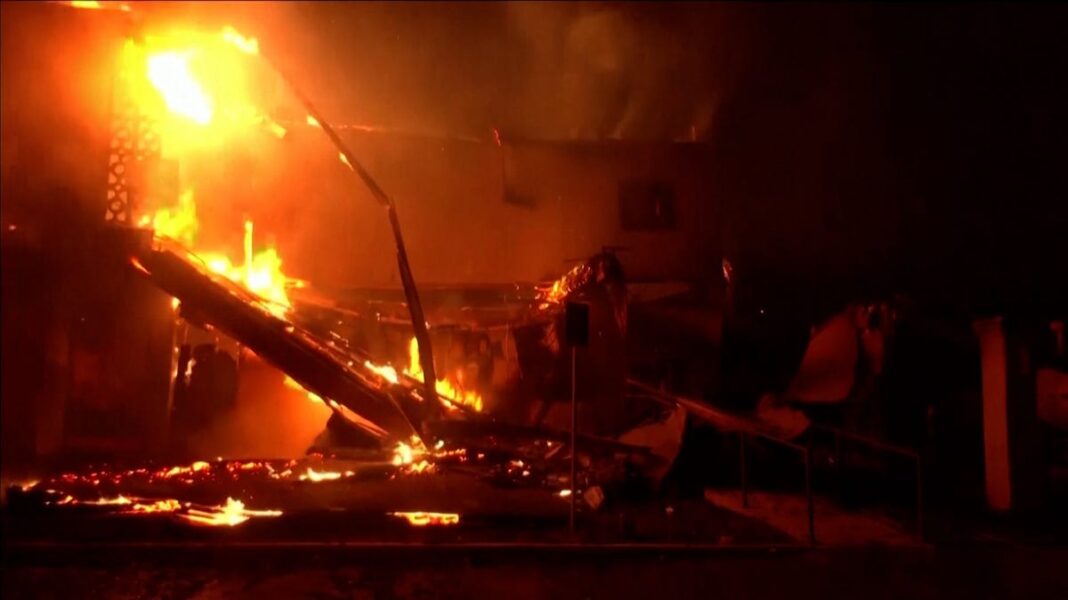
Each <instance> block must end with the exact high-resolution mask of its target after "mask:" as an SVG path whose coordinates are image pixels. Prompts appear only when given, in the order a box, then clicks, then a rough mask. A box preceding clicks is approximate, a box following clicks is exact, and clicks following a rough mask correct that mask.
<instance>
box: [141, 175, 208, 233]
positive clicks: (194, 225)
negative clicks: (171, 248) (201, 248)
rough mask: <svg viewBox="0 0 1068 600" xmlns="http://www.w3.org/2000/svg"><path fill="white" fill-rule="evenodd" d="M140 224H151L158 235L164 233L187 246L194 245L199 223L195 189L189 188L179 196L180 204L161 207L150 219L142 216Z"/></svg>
mask: <svg viewBox="0 0 1068 600" xmlns="http://www.w3.org/2000/svg"><path fill="white" fill-rule="evenodd" d="M140 224H141V225H142V226H147V225H149V224H151V226H152V229H153V230H154V231H155V232H156V234H157V235H163V236H166V237H169V238H171V239H174V240H178V241H179V242H182V243H183V244H185V245H186V246H190V247H191V246H192V245H193V242H194V240H195V239H196V235H197V229H198V228H199V223H198V221H197V206H196V202H195V201H194V199H193V190H192V189H187V190H185V191H184V192H182V194H181V196H179V197H178V205H177V206H175V207H172V208H161V209H159V210H157V211H156V214H155V215H153V216H152V218H151V219H149V217H148V215H145V216H143V217H142V218H141V222H140Z"/></svg>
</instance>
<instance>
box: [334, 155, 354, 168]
mask: <svg viewBox="0 0 1068 600" xmlns="http://www.w3.org/2000/svg"><path fill="white" fill-rule="evenodd" d="M337 157H338V159H340V160H341V162H342V163H344V165H345V166H346V167H348V168H350V169H351V168H352V163H350V162H349V159H348V157H347V156H345V154H344V153H342V152H338V153H337Z"/></svg>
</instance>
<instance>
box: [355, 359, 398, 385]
mask: <svg viewBox="0 0 1068 600" xmlns="http://www.w3.org/2000/svg"><path fill="white" fill-rule="evenodd" d="M363 366H365V367H367V368H368V369H371V370H372V371H374V372H375V373H377V374H379V375H381V376H382V378H383V379H385V380H386V381H388V382H390V383H392V384H394V385H396V384H397V383H398V382H399V381H400V380H399V379H398V378H397V370H396V369H394V368H393V367H391V366H389V365H376V364H374V363H373V362H371V361H369V360H368V361H364V363H363Z"/></svg>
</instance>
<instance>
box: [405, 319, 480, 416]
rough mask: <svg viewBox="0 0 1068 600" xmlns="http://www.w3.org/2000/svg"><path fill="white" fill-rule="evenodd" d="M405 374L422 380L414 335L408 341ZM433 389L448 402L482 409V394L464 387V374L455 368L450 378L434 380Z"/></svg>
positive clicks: (421, 369) (417, 343)
mask: <svg viewBox="0 0 1068 600" xmlns="http://www.w3.org/2000/svg"><path fill="white" fill-rule="evenodd" d="M404 373H405V375H408V376H409V377H411V378H413V379H417V380H419V381H423V366H422V364H420V362H419V341H418V340H417V339H415V338H414V337H413V338H412V339H411V340H410V341H409V342H408V368H406V369H405V370H404ZM434 391H436V392H437V393H438V395H439V396H441V397H442V398H444V399H445V401H446V402H447V403H450V404H461V405H463V406H466V407H467V408H470V409H472V410H475V411H479V412H481V411H482V395H481V394H479V393H478V392H477V391H475V390H472V389H466V388H464V374H463V371H462V370H457V371H456V373H455V375H454V377H453V378H452V379H450V378H448V377H446V378H445V379H438V380H437V381H435V382H434Z"/></svg>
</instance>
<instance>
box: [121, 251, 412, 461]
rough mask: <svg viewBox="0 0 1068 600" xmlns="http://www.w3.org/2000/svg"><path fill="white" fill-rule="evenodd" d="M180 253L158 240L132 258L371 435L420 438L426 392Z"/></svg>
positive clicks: (205, 319)
mask: <svg viewBox="0 0 1068 600" xmlns="http://www.w3.org/2000/svg"><path fill="white" fill-rule="evenodd" d="M178 252H180V251H179V250H178V249H177V247H171V248H170V249H168V248H165V247H163V246H159V245H157V246H156V247H154V248H151V249H146V250H142V251H140V252H138V253H137V254H136V255H135V256H133V257H131V261H132V264H133V265H134V266H135V267H136V268H138V269H139V270H141V271H143V272H144V273H145V274H147V275H148V276H149V277H150V278H151V280H152V282H153V283H154V284H155V285H157V286H158V287H159V288H160V289H162V290H164V291H165V292H167V293H168V294H171V295H173V296H174V297H175V298H178V299H179V300H180V301H181V310H182V316H183V317H185V318H187V319H189V320H191V321H193V322H200V323H203V324H205V325H207V326H209V327H215V328H218V329H219V330H220V331H222V332H224V333H225V334H227V335H229V336H230V337H232V338H234V339H236V340H239V341H240V342H241V343H242V344H244V345H245V346H246V347H248V348H249V349H250V350H252V351H253V352H255V353H256V354H257V355H259V356H260V357H262V358H263V359H265V360H267V361H269V362H271V363H274V364H275V365H277V366H279V367H280V368H281V369H282V370H284V371H285V372H286V373H287V374H289V376H290V377H292V378H293V379H294V380H296V381H297V382H298V383H300V385H301V386H303V387H304V388H305V389H307V390H308V391H310V392H312V393H315V394H316V395H318V396H319V397H321V398H325V399H327V403H328V404H329V405H330V407H331V408H332V409H334V410H335V412H338V413H342V414H343V415H344V418H345V420H346V421H347V422H349V423H350V424H352V425H354V426H356V427H358V428H359V429H360V430H361V431H362V432H363V433H364V434H366V436H367V438H368V441H369V442H377V443H378V444H379V445H381V446H383V447H391V446H393V445H394V444H396V443H398V442H407V441H409V440H410V439H411V438H412V437H413V436H414V437H415V438H416V439H418V438H419V432H418V430H417V427H416V425H415V424H413V421H412V419H411V418H410V417H409V414H416V413H417V412H418V406H419V404H420V403H421V399H417V396H415V394H414V392H413V391H412V390H408V389H404V388H401V387H395V386H392V385H390V382H389V381H387V380H386V379H385V377H384V376H383V375H382V374H380V373H378V372H376V371H374V370H372V369H371V368H369V367H367V366H366V365H365V364H364V362H365V360H364V359H362V358H360V357H356V356H352V355H351V354H348V353H343V352H341V351H339V350H337V349H335V348H332V347H331V346H330V344H329V343H324V342H322V341H321V340H319V339H317V338H316V337H314V336H313V335H311V334H309V333H308V332H306V331H304V330H303V329H301V328H299V327H298V326H297V325H295V324H293V323H291V322H289V321H285V320H282V319H280V318H278V317H277V316H275V315H273V314H272V313H271V311H270V310H268V309H267V308H266V307H265V306H264V305H263V304H262V302H261V301H259V300H258V299H257V298H256V297H255V296H252V295H251V294H249V293H248V292H245V291H244V290H242V289H241V288H239V287H237V286H235V285H232V284H230V283H229V282H228V281H227V280H225V279H223V278H220V277H215V276H212V275H211V274H210V273H209V272H208V271H207V270H205V269H202V268H199V267H198V266H196V259H195V257H192V255H187V256H189V257H190V258H189V259H187V258H184V257H183V256H182V255H181V254H179V253H178ZM402 404H403V405H405V407H404V408H402ZM405 408H407V410H408V411H410V412H406V411H405Z"/></svg>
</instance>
